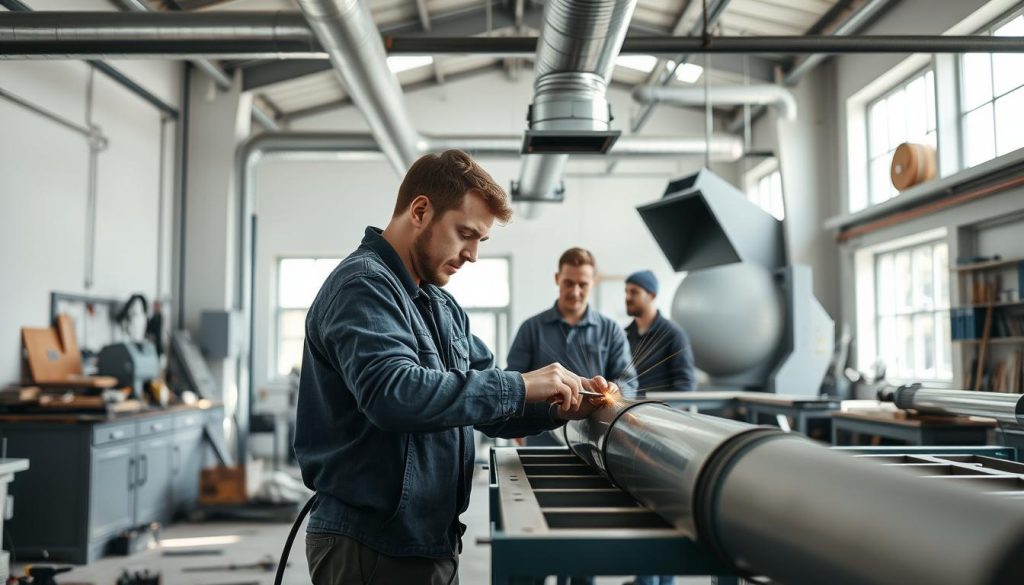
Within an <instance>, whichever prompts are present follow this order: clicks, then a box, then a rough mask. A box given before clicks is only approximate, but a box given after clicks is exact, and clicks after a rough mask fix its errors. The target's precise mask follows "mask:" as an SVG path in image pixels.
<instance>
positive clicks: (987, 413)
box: [879, 384, 1024, 425]
mask: <svg viewBox="0 0 1024 585" xmlns="http://www.w3.org/2000/svg"><path fill="white" fill-rule="evenodd" d="M879 398H881V399H883V400H892V401H893V402H895V403H896V406H897V407H899V408H902V409H904V410H916V411H918V412H923V413H927V414H946V415H961V416H983V417H986V418H993V419H995V420H997V421H999V422H1003V423H1009V424H1013V425H1024V394H1003V393H1001V392H974V391H970V390H936V389H932V388H923V387H921V386H920V385H918V384H913V385H909V386H900V387H899V388H896V389H895V390H894V391H892V392H891V393H888V392H882V393H880V396H879Z"/></svg>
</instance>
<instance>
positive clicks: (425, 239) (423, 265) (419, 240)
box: [412, 221, 449, 286]
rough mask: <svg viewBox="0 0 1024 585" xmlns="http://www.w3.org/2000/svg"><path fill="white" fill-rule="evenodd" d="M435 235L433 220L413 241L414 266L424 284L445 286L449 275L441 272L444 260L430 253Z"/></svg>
mask: <svg viewBox="0 0 1024 585" xmlns="http://www.w3.org/2000/svg"><path fill="white" fill-rule="evenodd" d="M433 235H434V222H433V221H431V222H430V225H428V226H427V228H426V229H425V230H423V233H421V234H420V235H418V236H416V239H415V240H414V241H413V243H412V266H413V268H415V269H416V273H417V274H419V276H420V280H422V281H423V283H424V284H433V285H435V286H444V285H446V284H448V278H449V277H448V275H447V274H444V273H442V272H441V267H442V266H443V265H444V262H441V261H440V260H438V259H436V258H434V257H432V256H431V255H430V240H431V239H432V238H433Z"/></svg>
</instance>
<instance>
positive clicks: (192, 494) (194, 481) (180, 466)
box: [172, 426, 203, 512]
mask: <svg viewBox="0 0 1024 585" xmlns="http://www.w3.org/2000/svg"><path fill="white" fill-rule="evenodd" d="M172 456H173V459H172V460H173V462H174V487H173V498H174V511H175V512H188V511H189V510H191V509H192V508H193V507H195V505H196V500H198V499H199V472H200V470H201V469H202V466H203V427H202V426H197V427H192V428H184V429H178V430H176V431H175V432H174V446H173V452H172Z"/></svg>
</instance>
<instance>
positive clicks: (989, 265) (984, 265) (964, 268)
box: [950, 258, 1024, 272]
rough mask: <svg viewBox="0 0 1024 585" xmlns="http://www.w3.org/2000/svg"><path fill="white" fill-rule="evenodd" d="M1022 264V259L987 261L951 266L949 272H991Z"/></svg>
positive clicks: (1023, 259) (1023, 260)
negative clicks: (994, 269)
mask: <svg viewBox="0 0 1024 585" xmlns="http://www.w3.org/2000/svg"><path fill="white" fill-rule="evenodd" d="M1021 262H1024V258H1003V259H1000V260H989V261H987V262H975V263H974V264H962V265H960V266H952V267H950V270H952V271H953V272H969V271H972V270H991V269H993V268H1002V267H1004V266H1009V265H1011V264H1019V263H1021Z"/></svg>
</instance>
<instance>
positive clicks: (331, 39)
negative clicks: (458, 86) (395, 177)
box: [298, 0, 420, 175]
mask: <svg viewBox="0 0 1024 585" xmlns="http://www.w3.org/2000/svg"><path fill="white" fill-rule="evenodd" d="M298 3H299V7H300V8H301V9H302V12H303V14H305V15H306V19H307V20H308V21H309V25H310V27H311V28H312V29H313V32H314V33H315V34H316V37H317V38H318V39H319V40H320V45H321V46H322V47H323V48H324V50H325V51H327V55H328V57H330V59H331V63H332V64H333V65H334V69H335V70H336V71H337V72H338V75H339V76H340V77H341V81H342V83H343V84H344V86H345V91H347V92H348V94H349V96H351V98H352V101H353V102H354V103H355V104H356V106H357V107H358V108H359V110H360V111H361V112H362V113H363V116H364V117H365V118H366V121H367V123H368V124H369V125H370V131H371V132H372V133H373V136H374V137H375V138H376V139H377V142H378V143H379V144H380V149H381V151H383V152H384V155H385V156H386V157H387V158H388V161H390V162H391V166H392V167H394V168H395V171H396V172H398V173H399V175H401V174H404V173H405V171H406V169H408V168H409V166H410V165H411V164H412V163H413V161H414V160H416V158H417V157H418V156H419V153H420V150H419V149H420V144H419V141H420V136H419V134H418V133H417V132H416V128H415V126H414V125H413V122H412V118H411V117H410V116H409V112H408V110H406V108H405V103H404V100H403V97H402V88H401V86H400V85H399V84H398V78H396V77H395V74H394V73H392V72H391V69H389V68H388V65H387V54H386V52H385V51H384V43H383V41H381V37H380V32H379V31H378V30H377V25H376V24H375V23H374V22H373V17H372V16H371V15H370V9H369V7H368V6H367V4H366V3H365V2H360V1H359V0H298Z"/></svg>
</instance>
